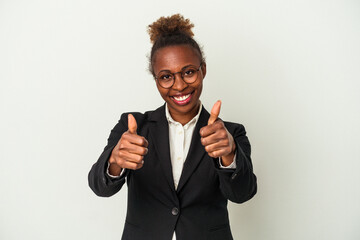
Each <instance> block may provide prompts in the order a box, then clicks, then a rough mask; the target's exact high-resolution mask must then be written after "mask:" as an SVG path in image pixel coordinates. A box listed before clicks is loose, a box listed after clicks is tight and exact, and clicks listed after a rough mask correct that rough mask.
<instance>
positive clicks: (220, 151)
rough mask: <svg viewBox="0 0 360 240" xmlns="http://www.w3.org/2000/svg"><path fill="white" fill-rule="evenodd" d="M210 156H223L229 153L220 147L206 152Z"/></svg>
mask: <svg viewBox="0 0 360 240" xmlns="http://www.w3.org/2000/svg"><path fill="white" fill-rule="evenodd" d="M208 154H209V156H210V157H212V158H218V157H223V156H226V155H228V154H229V152H228V151H227V150H226V149H220V150H216V151H213V152H210V153H208Z"/></svg>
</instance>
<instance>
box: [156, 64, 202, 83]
mask: <svg viewBox="0 0 360 240" xmlns="http://www.w3.org/2000/svg"><path fill="white" fill-rule="evenodd" d="M201 65H202V63H201V64H200V66H199V67H196V66H186V67H184V68H183V69H182V70H181V71H180V72H176V73H172V72H170V71H166V70H164V71H160V72H159V73H158V75H157V76H156V77H155V80H157V81H158V83H159V85H160V86H161V87H163V88H171V87H172V86H173V85H174V83H175V75H176V74H177V73H180V75H181V79H182V80H183V81H184V82H186V83H188V84H190V83H194V82H195V81H196V80H197V79H198V76H199V70H200V68H201Z"/></svg>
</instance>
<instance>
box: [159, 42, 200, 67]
mask: <svg viewBox="0 0 360 240" xmlns="http://www.w3.org/2000/svg"><path fill="white" fill-rule="evenodd" d="M200 63H201V62H200V57H199V54H198V53H197V51H196V50H195V49H194V48H192V47H191V46H188V45H176V46H168V47H164V48H160V49H159V50H157V52H156V54H155V57H154V64H153V68H154V72H155V73H156V72H159V71H163V70H169V71H174V72H176V71H180V70H181V69H182V68H183V67H185V66H187V65H195V66H198V65H200Z"/></svg>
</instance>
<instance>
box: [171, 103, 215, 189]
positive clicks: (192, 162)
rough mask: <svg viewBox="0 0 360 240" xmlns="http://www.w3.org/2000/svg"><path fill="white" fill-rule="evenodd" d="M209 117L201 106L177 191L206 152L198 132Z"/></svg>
mask: <svg viewBox="0 0 360 240" xmlns="http://www.w3.org/2000/svg"><path fill="white" fill-rule="evenodd" d="M209 117H210V114H209V113H208V112H207V111H206V110H205V108H204V107H203V108H202V111H201V113H200V116H199V120H198V122H197V124H196V126H195V129H194V133H193V136H192V140H191V145H190V149H189V152H188V155H187V157H186V160H185V163H184V167H183V171H182V173H181V177H180V181H179V185H178V188H177V192H179V191H180V190H181V189H182V188H183V186H184V185H185V183H186V182H187V180H188V179H189V178H190V176H191V175H192V173H193V172H194V170H195V169H196V167H197V166H198V165H199V163H200V162H201V160H202V159H203V156H204V154H205V153H206V151H205V148H204V146H203V145H202V144H201V141H200V133H199V132H200V129H201V128H202V127H203V126H206V125H207V121H208V119H209Z"/></svg>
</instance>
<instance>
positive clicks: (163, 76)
mask: <svg viewBox="0 0 360 240" xmlns="http://www.w3.org/2000/svg"><path fill="white" fill-rule="evenodd" d="M158 79H159V80H161V81H169V80H171V79H172V76H171V74H169V73H162V74H160V75H159V76H158Z"/></svg>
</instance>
